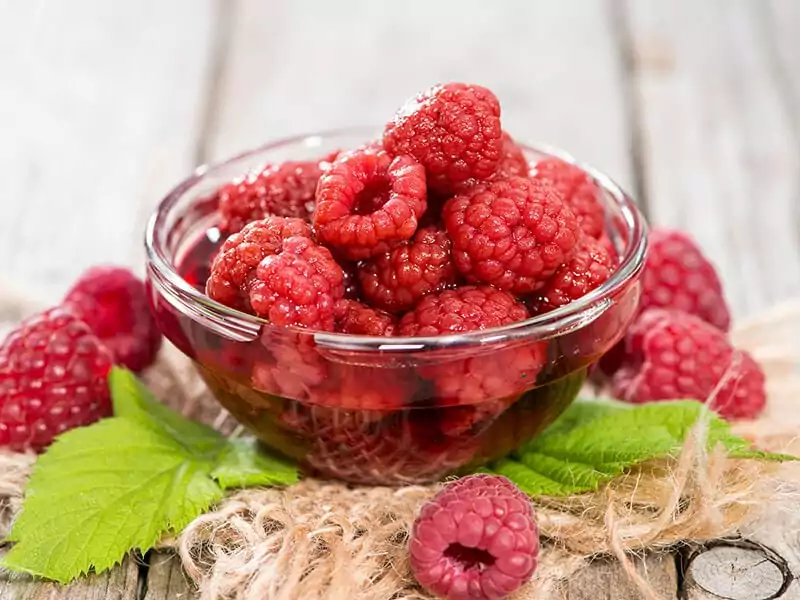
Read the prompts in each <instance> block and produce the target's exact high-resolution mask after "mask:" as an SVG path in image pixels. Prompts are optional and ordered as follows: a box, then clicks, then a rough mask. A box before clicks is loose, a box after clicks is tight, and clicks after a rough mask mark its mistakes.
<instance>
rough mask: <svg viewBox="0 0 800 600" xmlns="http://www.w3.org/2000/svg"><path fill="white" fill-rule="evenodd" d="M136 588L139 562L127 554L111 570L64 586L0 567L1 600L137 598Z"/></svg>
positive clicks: (112, 599) (133, 599) (115, 599)
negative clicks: (33, 579) (118, 564)
mask: <svg viewBox="0 0 800 600" xmlns="http://www.w3.org/2000/svg"><path fill="white" fill-rule="evenodd" d="M138 589H139V566H138V565H137V564H136V562H135V561H134V560H133V559H131V558H130V557H129V558H126V559H125V560H124V561H123V562H122V564H121V565H120V566H118V567H116V568H114V569H112V570H111V571H108V572H106V573H102V574H100V575H90V576H89V577H86V578H83V579H80V580H78V581H76V582H75V583H72V584H70V585H67V586H61V585H58V584H55V583H44V582H39V581H32V580H31V579H30V578H27V577H22V576H17V575H10V574H8V573H7V572H3V571H0V598H2V600H138Z"/></svg>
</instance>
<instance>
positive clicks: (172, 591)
mask: <svg viewBox="0 0 800 600" xmlns="http://www.w3.org/2000/svg"><path fill="white" fill-rule="evenodd" d="M146 586H147V587H146V589H147V592H146V593H145V595H144V600H191V599H193V598H196V597H197V594H196V593H195V592H194V590H193V588H192V586H191V584H190V583H189V582H188V580H187V578H186V575H185V574H184V572H183V568H182V567H181V563H180V560H178V558H177V557H176V556H175V555H174V554H172V553H168V552H153V553H152V554H151V555H150V569H149V570H148V572H147V583H146Z"/></svg>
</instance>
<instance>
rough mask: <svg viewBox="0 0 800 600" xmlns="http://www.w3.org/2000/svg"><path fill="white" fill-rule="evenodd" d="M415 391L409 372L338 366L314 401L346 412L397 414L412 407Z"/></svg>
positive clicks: (313, 396)
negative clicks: (406, 407) (390, 412)
mask: <svg viewBox="0 0 800 600" xmlns="http://www.w3.org/2000/svg"><path fill="white" fill-rule="evenodd" d="M414 391H415V390H414V389H413V385H412V382H411V381H410V378H409V377H407V370H406V369H389V368H381V367H368V366H363V365H357V364H356V365H351V364H344V363H334V364H333V366H332V368H331V373H330V375H329V378H328V380H327V381H326V382H325V385H323V386H320V387H319V388H317V389H315V390H314V391H313V392H312V393H311V396H310V401H311V402H313V403H316V404H321V405H323V406H328V407H331V408H344V409H346V410H369V411H393V410H399V409H401V408H403V406H404V405H406V404H408V403H409V402H410V401H411V397H412V396H413V393H414Z"/></svg>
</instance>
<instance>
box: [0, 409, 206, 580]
mask: <svg viewBox="0 0 800 600" xmlns="http://www.w3.org/2000/svg"><path fill="white" fill-rule="evenodd" d="M210 467H211V465H210V464H208V463H206V462H203V461H195V460H193V459H192V457H191V456H190V455H188V454H187V453H186V451H185V450H184V448H183V447H182V446H181V445H180V444H178V443H176V442H175V441H173V440H170V439H169V438H167V437H165V436H163V435H160V434H158V433H156V432H155V431H153V430H152V429H151V428H149V427H147V426H145V425H143V424H141V423H140V422H138V421H135V420H130V419H124V418H111V419H106V420H104V421H101V422H99V423H96V424H95V425H92V426H91V427H86V428H81V429H75V430H73V431H70V432H68V433H66V434H64V435H62V436H61V437H60V439H59V440H58V441H56V442H55V443H54V444H53V446H51V448H50V449H49V450H48V451H47V452H46V453H45V454H43V455H42V456H41V457H40V458H39V460H38V461H37V463H36V466H35V468H34V471H33V474H32V475H31V479H30V482H29V484H28V491H27V495H26V498H25V503H24V506H23V510H22V513H21V514H20V516H19V518H18V519H17V521H16V523H14V528H13V536H12V537H13V539H15V540H17V541H18V543H17V544H16V545H15V546H14V547H13V548H12V549H11V551H10V552H9V553H8V554H7V555H6V557H5V560H4V566H5V567H8V568H10V569H13V570H18V571H24V572H27V573H31V574H33V575H37V576H40V577H46V578H47V579H54V580H56V581H60V582H67V581H69V580H71V579H73V578H74V577H76V576H78V575H81V574H84V573H87V572H88V571H89V569H90V568H91V567H94V569H95V570H96V571H103V570H105V569H108V568H110V567H112V566H114V565H115V564H116V563H118V562H119V561H120V560H121V559H122V558H123V556H124V555H125V553H126V552H128V551H129V550H130V549H132V548H139V549H142V550H143V551H144V550H146V549H149V548H151V547H152V546H153V545H155V543H156V542H157V541H158V539H159V538H160V537H161V535H162V534H163V533H164V532H165V531H168V530H173V531H175V532H178V531H180V530H181V529H183V528H184V527H185V526H186V525H187V524H188V523H189V522H190V521H191V520H192V519H194V518H195V517H197V515H199V514H200V513H201V512H202V511H204V510H206V509H207V508H208V507H209V506H211V505H212V504H213V503H214V502H216V501H218V500H219V499H220V498H222V490H221V489H220V487H219V486H218V485H217V484H216V483H215V482H214V481H213V480H211V479H210V478H209V477H208V471H209V470H210Z"/></svg>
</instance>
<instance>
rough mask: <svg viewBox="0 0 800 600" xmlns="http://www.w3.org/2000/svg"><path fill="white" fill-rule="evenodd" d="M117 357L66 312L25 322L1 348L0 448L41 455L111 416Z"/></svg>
mask: <svg viewBox="0 0 800 600" xmlns="http://www.w3.org/2000/svg"><path fill="white" fill-rule="evenodd" d="M112 361H113V358H112V355H111V353H110V352H109V351H108V349H106V347H105V346H104V345H103V344H102V342H101V341H100V340H99V339H98V338H97V337H96V336H95V335H94V333H92V330H91V329H90V328H89V326H88V325H87V324H86V323H84V322H83V321H81V320H80V319H78V318H77V317H76V316H75V314H74V313H73V312H72V311H71V310H70V309H69V308H68V307H67V308H54V309H51V310H48V311H46V312H44V313H41V314H39V315H36V316H34V317H31V318H29V319H28V320H26V321H24V322H23V323H22V324H21V325H20V326H19V327H18V328H17V329H15V330H14V331H12V332H11V333H10V334H9V335H8V337H7V338H6V339H5V341H4V342H3V345H2V346H0V447H6V448H10V449H11V450H13V451H18V452H22V451H25V450H35V451H41V450H43V449H44V448H45V447H47V446H48V445H50V443H51V442H52V441H53V438H55V436H57V435H58V434H60V433H63V432H65V431H68V430H70V429H73V428H75V427H79V426H82V425H88V424H90V423H93V422H94V421H97V420H98V419H101V418H103V417H108V416H111V397H110V393H109V389H108V382H107V376H108V373H109V371H110V369H111V366H112Z"/></svg>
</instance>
